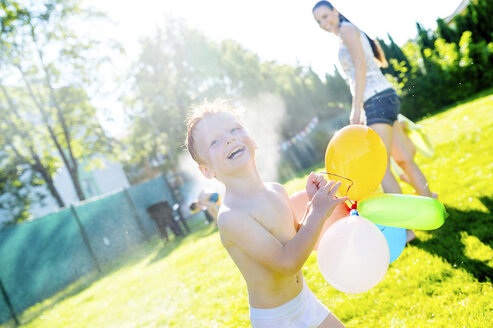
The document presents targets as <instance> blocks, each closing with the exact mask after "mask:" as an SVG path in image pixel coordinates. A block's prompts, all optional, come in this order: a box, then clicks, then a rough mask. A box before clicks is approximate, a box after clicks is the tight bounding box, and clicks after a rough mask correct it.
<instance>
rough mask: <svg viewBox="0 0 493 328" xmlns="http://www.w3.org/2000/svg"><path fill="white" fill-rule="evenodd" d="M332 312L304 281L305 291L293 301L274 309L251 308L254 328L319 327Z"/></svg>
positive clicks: (251, 319)
mask: <svg viewBox="0 0 493 328" xmlns="http://www.w3.org/2000/svg"><path fill="white" fill-rule="evenodd" d="M329 314H330V310H329V309H328V308H327V307H326V306H325V305H323V304H322V303H320V301H319V300H318V299H317V297H316V296H315V294H313V292H312V291H311V290H310V288H308V286H307V285H306V283H305V281H303V289H302V290H301V292H300V293H299V294H298V296H296V297H295V298H293V299H292V300H291V301H289V302H287V303H286V304H283V305H281V306H278V307H276V308H272V309H256V308H252V307H250V321H251V323H252V327H253V328H311V327H318V326H319V325H320V324H321V323H322V322H323V321H324V320H325V318H327V316H328V315H329Z"/></svg>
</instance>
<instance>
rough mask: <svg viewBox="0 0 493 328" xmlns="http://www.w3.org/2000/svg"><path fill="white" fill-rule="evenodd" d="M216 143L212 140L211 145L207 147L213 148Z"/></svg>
mask: <svg viewBox="0 0 493 328" xmlns="http://www.w3.org/2000/svg"><path fill="white" fill-rule="evenodd" d="M216 143H217V140H212V142H211V144H210V145H209V147H212V146H214V145H215V144H216Z"/></svg>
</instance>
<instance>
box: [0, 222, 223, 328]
mask: <svg viewBox="0 0 493 328" xmlns="http://www.w3.org/2000/svg"><path fill="white" fill-rule="evenodd" d="M190 229H191V233H190V234H188V235H186V236H185V237H176V236H174V235H172V237H171V238H170V240H169V241H165V240H163V239H161V238H160V237H159V234H155V235H154V236H153V237H151V238H150V239H149V240H148V241H145V242H143V243H141V244H139V245H137V246H135V247H134V248H132V249H130V250H129V251H128V252H127V253H125V254H123V255H122V256H120V257H119V258H117V259H115V260H113V261H111V262H108V263H105V264H103V265H102V267H101V269H102V271H103V274H99V273H98V272H97V271H92V272H91V273H89V274H87V275H85V276H84V277H82V278H80V279H78V280H77V281H75V282H74V283H72V284H71V285H69V286H68V287H66V288H65V289H63V290H62V291H59V292H58V293H56V294H55V295H53V296H51V297H50V298H47V299H45V300H44V301H42V302H40V303H38V304H36V305H34V306H32V307H30V308H28V309H27V310H26V311H24V312H23V313H22V314H21V315H20V316H19V321H20V322H21V325H27V324H29V323H31V322H32V321H34V320H35V319H37V318H38V317H40V316H41V315H42V314H43V313H44V312H46V311H49V310H51V309H52V308H53V307H55V306H56V305H57V304H58V303H60V302H62V301H63V300H65V299H67V298H70V297H72V296H75V295H77V294H79V293H81V292H83V291H84V290H86V289H88V288H90V287H91V286H92V285H93V284H94V283H95V282H97V281H99V280H100V279H103V278H105V277H106V276H109V275H111V274H113V273H115V272H116V271H118V270H121V269H124V268H126V267H130V266H134V265H136V264H137V263H139V262H140V261H142V259H144V258H145V257H146V256H148V255H149V254H151V253H152V252H155V251H156V249H158V253H157V255H156V256H155V257H154V258H153V259H152V260H151V263H153V262H156V261H159V260H160V259H162V258H164V257H166V256H168V255H169V254H170V253H171V252H172V251H173V250H175V249H176V248H177V247H178V246H179V245H180V244H182V243H183V242H184V241H189V239H192V240H193V241H195V240H198V239H200V238H204V237H207V236H209V235H211V234H213V233H214V232H215V231H217V228H215V227H212V226H210V225H208V226H204V224H203V221H202V220H194V221H193V222H191V223H190ZM1 326H3V327H9V322H6V323H3V324H2V325H1Z"/></svg>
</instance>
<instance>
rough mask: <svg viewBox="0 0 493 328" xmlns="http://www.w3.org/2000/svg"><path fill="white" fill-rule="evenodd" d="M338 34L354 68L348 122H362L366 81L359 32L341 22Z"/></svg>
mask: <svg viewBox="0 0 493 328" xmlns="http://www.w3.org/2000/svg"><path fill="white" fill-rule="evenodd" d="M340 34H341V38H342V42H343V43H344V45H345V46H346V48H347V49H348V51H349V54H350V55H351V59H352V61H353V64H354V68H355V74H354V75H355V76H354V79H355V86H354V87H355V89H354V95H353V104H352V110H351V117H350V123H351V124H364V123H365V122H364V121H363V120H362V119H361V116H362V114H364V109H363V94H364V92H365V82H366V61H365V53H364V51H363V46H362V45H361V40H360V32H359V30H358V29H357V28H356V27H355V26H354V25H352V24H342V25H341V27H340ZM363 117H364V116H363Z"/></svg>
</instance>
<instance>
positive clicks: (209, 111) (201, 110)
mask: <svg viewBox="0 0 493 328" xmlns="http://www.w3.org/2000/svg"><path fill="white" fill-rule="evenodd" d="M217 113H231V114H233V115H234V116H236V118H238V119H239V118H240V113H239V110H238V109H237V108H235V107H233V106H231V105H230V104H228V103H227V102H226V100H224V99H221V98H218V99H216V100H214V101H213V102H209V101H207V99H206V100H204V101H203V102H202V103H201V104H200V105H198V106H192V110H191V112H190V113H189V115H188V117H187V119H186V121H185V122H186V124H187V138H186V140H185V145H186V147H187V149H188V152H189V153H190V155H191V156H192V158H193V159H194V161H195V162H197V163H199V164H203V163H204V161H203V160H202V159H201V158H200V157H199V154H198V152H197V148H196V142H195V138H194V133H195V128H196V126H197V124H198V123H199V122H200V121H201V120H202V119H204V118H206V117H208V116H211V115H213V114H217Z"/></svg>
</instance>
